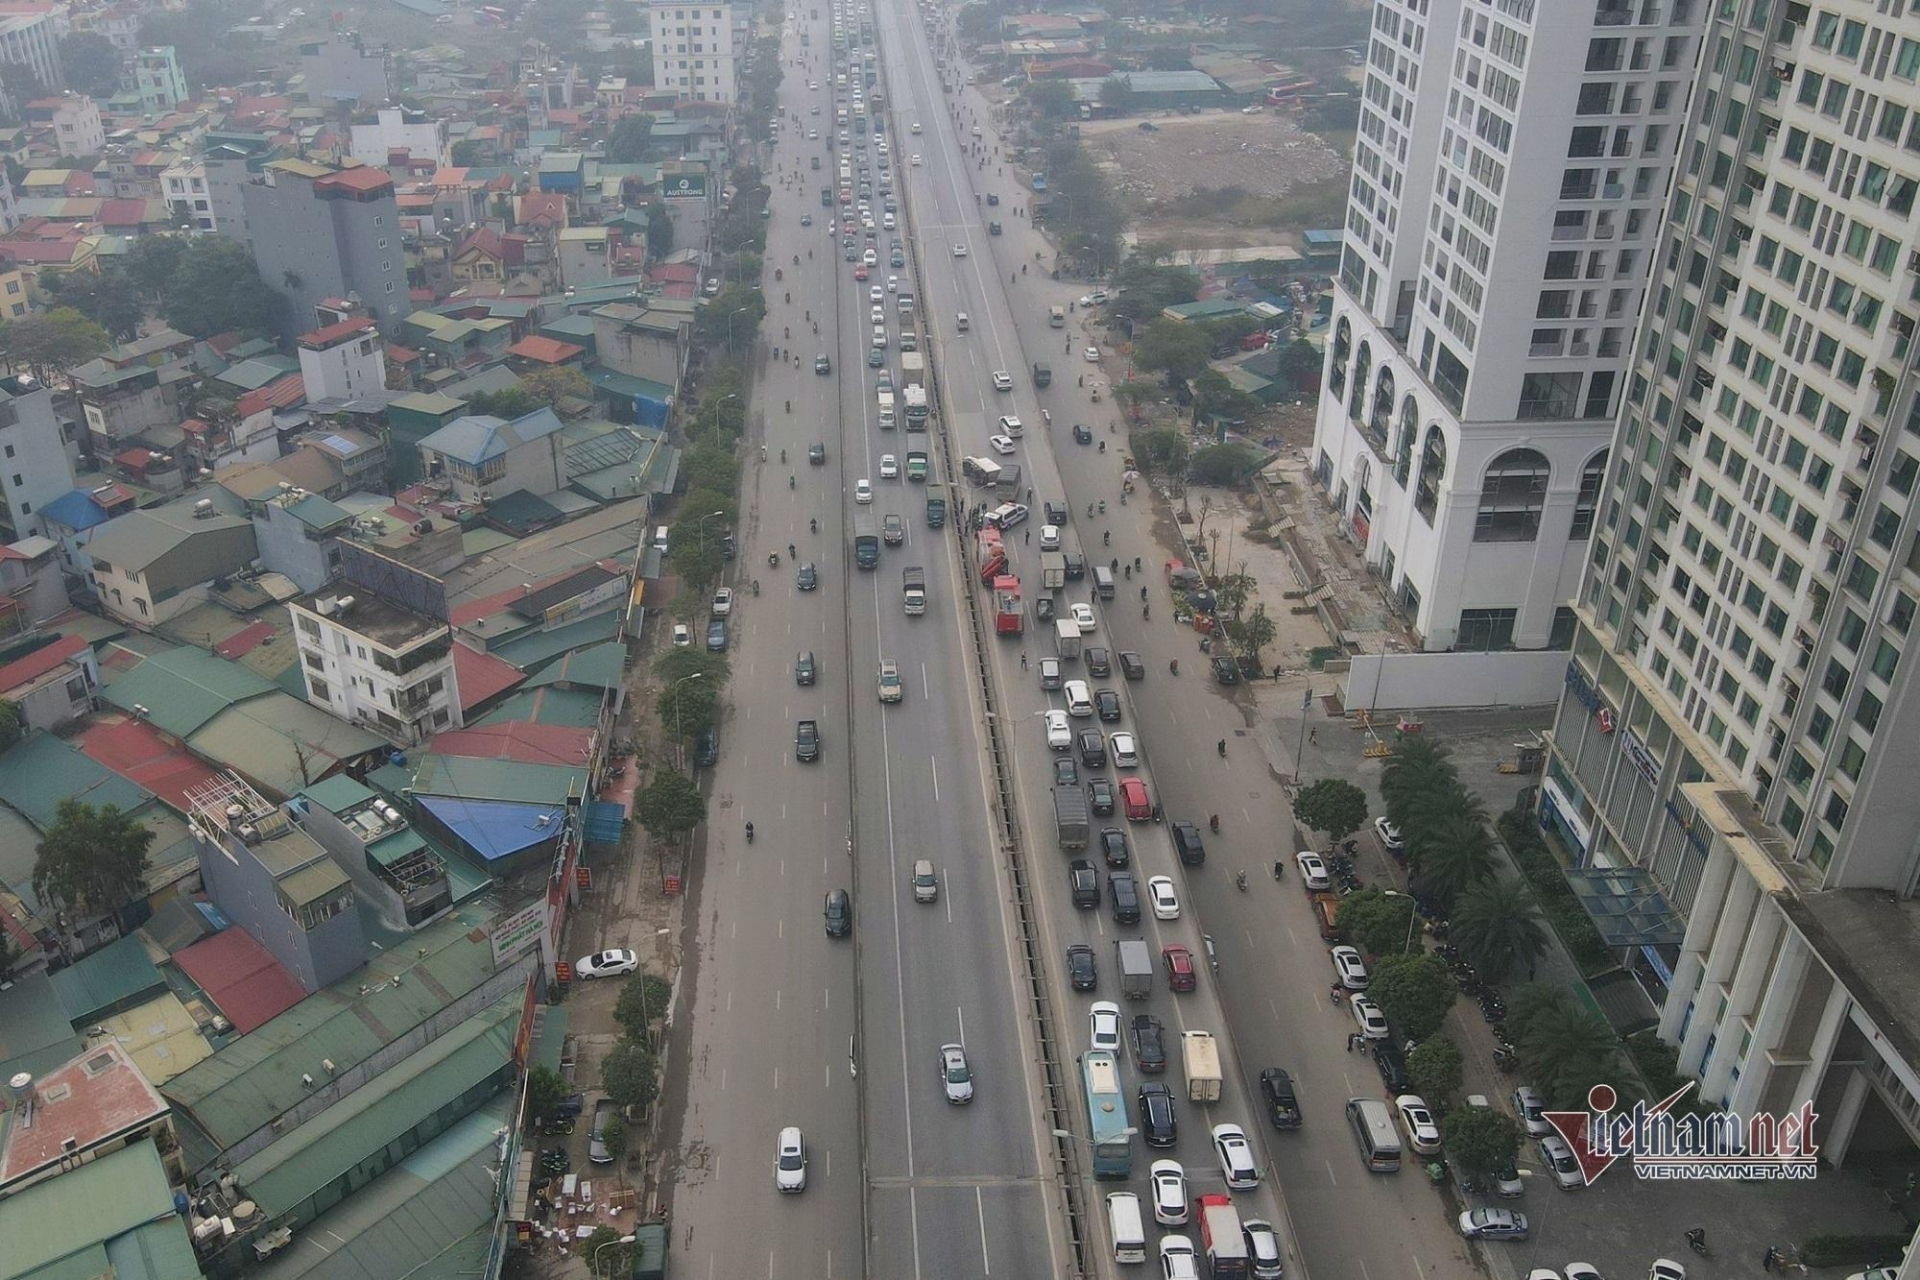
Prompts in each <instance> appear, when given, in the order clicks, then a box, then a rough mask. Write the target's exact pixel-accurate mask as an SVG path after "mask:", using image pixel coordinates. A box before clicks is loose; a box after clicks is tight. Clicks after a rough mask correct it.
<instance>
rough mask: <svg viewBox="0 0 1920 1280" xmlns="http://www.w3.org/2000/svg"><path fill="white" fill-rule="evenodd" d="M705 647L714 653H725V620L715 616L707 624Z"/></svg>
mask: <svg viewBox="0 0 1920 1280" xmlns="http://www.w3.org/2000/svg"><path fill="white" fill-rule="evenodd" d="M707 648H709V649H711V650H713V652H715V653H725V652H726V649H727V620H726V619H725V618H715V619H714V620H713V621H712V622H709V623H708V624H707Z"/></svg>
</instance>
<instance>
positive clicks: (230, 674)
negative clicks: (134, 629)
mask: <svg viewBox="0 0 1920 1280" xmlns="http://www.w3.org/2000/svg"><path fill="white" fill-rule="evenodd" d="M273 688H274V686H273V683H272V682H271V681H269V680H267V679H266V678H265V677H264V676H261V675H259V674H257V673H256V672H253V671H250V670H248V669H247V668H246V667H243V666H241V665H240V664H239V663H237V662H228V661H227V660H226V659H225V658H222V657H221V656H220V655H218V654H216V653H210V652H208V651H207V650H205V649H195V648H192V647H189V646H185V645H182V646H181V647H179V648H176V649H170V650H168V651H166V652H164V653H156V654H153V655H152V656H151V657H149V658H148V659H147V660H146V661H145V662H143V663H141V664H140V665H139V666H137V667H135V668H134V669H133V670H131V671H128V672H126V673H125V674H123V675H121V676H119V677H118V678H117V679H115V680H114V682H113V683H112V684H110V685H108V686H107V687H106V688H105V689H104V690H103V691H102V692H103V693H104V695H105V697H106V699H107V701H108V702H111V703H112V704H113V705H114V706H116V707H119V708H120V709H121V710H122V711H126V712H128V713H130V714H131V713H132V712H133V708H134V707H135V706H142V707H145V708H146V712H145V713H144V715H143V716H142V718H143V719H146V720H150V721H152V722H153V724H154V725H155V726H156V727H157V728H159V729H161V730H163V731H164V732H167V733H170V734H172V735H173V736H174V737H176V738H179V739H182V740H183V741H184V740H185V739H186V738H188V737H190V736H191V735H192V734H193V732H194V730H196V729H198V728H200V727H201V726H202V725H204V724H206V723H207V721H209V720H211V719H213V718H214V717H215V716H217V715H219V714H220V713H221V712H222V711H225V710H226V709H227V708H228V707H230V706H232V705H233V704H234V703H236V702H241V701H244V700H245V699H247V698H254V697H258V696H259V695H261V694H263V693H270V692H272V691H273Z"/></svg>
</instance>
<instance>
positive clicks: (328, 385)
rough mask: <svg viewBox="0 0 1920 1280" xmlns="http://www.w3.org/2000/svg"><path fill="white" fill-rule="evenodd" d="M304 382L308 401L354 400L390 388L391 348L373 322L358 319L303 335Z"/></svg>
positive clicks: (302, 364) (302, 372)
mask: <svg viewBox="0 0 1920 1280" xmlns="http://www.w3.org/2000/svg"><path fill="white" fill-rule="evenodd" d="M297 349H298V351H299V353H300V379H301V381H302V382H303V383H304V384H305V386H306V391H307V401H308V403H310V404H311V403H314V402H317V401H320V400H329V399H334V398H338V399H342V400H351V399H353V398H354V397H356V396H364V395H371V394H376V393H378V392H382V391H385V390H386V387H387V344H386V343H384V342H382V341H381V340H380V334H379V333H378V332H377V331H376V330H375V329H374V327H373V321H372V320H370V319H368V318H367V317H366V316H354V317H353V318H351V319H348V320H342V321H340V322H339V323H338V324H330V325H327V326H325V327H324V328H320V329H315V330H314V331H313V332H311V333H303V334H301V335H300V341H299V343H298V344H297Z"/></svg>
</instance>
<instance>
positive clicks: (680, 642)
mask: <svg viewBox="0 0 1920 1280" xmlns="http://www.w3.org/2000/svg"><path fill="white" fill-rule="evenodd" d="M692 644H693V631H692V629H691V628H690V627H688V626H687V624H686V623H684V622H676V623H674V624H673V647H674V648H676V649H685V648H687V647H688V646H690V645H692Z"/></svg>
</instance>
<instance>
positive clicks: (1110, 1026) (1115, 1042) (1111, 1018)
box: [1087, 1000, 1120, 1053]
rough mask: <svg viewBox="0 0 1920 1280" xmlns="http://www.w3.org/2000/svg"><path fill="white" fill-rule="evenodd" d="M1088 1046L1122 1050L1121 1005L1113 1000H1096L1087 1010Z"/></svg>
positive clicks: (1113, 1051) (1112, 1051) (1115, 1050)
mask: <svg viewBox="0 0 1920 1280" xmlns="http://www.w3.org/2000/svg"><path fill="white" fill-rule="evenodd" d="M1087 1021H1088V1024H1089V1025H1088V1034H1087V1039H1088V1042H1089V1044H1088V1047H1089V1048H1093V1049H1104V1050H1106V1051H1107V1052H1108V1053H1118V1052H1120V1006H1119V1005H1117V1004H1115V1003H1113V1002H1112V1001H1111V1000H1096V1001H1095V1002H1094V1004H1093V1007H1092V1008H1091V1009H1089V1010H1087Z"/></svg>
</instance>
